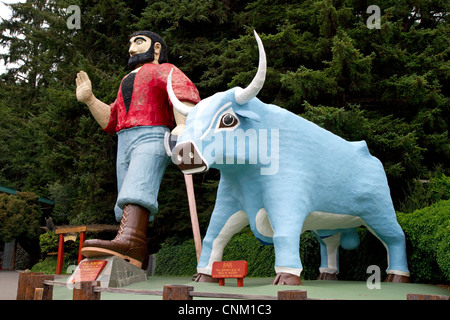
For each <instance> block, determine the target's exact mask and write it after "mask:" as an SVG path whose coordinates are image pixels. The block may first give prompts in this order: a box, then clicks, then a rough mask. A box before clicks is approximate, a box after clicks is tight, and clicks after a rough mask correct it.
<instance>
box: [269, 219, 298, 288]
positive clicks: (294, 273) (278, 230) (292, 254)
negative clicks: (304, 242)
mask: <svg viewBox="0 0 450 320" xmlns="http://www.w3.org/2000/svg"><path fill="white" fill-rule="evenodd" d="M286 222H288V221H286ZM275 225H276V226H277V227H275V228H274V235H273V244H274V247H275V272H276V273H277V276H276V278H275V280H274V281H273V284H274V285H276V284H279V285H302V281H301V279H300V274H301V272H302V270H303V266H302V263H301V261H300V234H301V229H302V225H303V221H291V222H290V223H284V224H282V225H281V226H279V225H277V224H276V223H275Z"/></svg>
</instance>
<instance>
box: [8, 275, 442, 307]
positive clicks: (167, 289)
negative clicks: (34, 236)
mask: <svg viewBox="0 0 450 320" xmlns="http://www.w3.org/2000/svg"><path fill="white" fill-rule="evenodd" d="M53 286H61V287H67V283H66V282H60V281H54V275H45V274H43V273H27V272H22V273H20V274H19V283H18V286H17V298H16V299H17V300H52V299H53ZM102 292H111V293H125V294H137V295H154V296H162V300H192V299H193V298H194V297H197V298H219V299H246V300H321V299H311V298H308V297H307V292H306V290H280V291H278V292H277V296H270V295H253V294H237V293H217V292H196V291H194V287H192V286H186V285H165V286H164V288H163V290H162V291H160V290H135V289H126V288H102V287H101V286H100V282H99V281H92V282H90V281H88V282H77V283H75V284H74V285H73V300H100V298H101V293H102ZM406 299H407V300H450V297H449V296H438V295H425V294H412V293H409V294H408V295H407V297H406Z"/></svg>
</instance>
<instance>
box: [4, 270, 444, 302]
mask: <svg viewBox="0 0 450 320" xmlns="http://www.w3.org/2000/svg"><path fill="white" fill-rule="evenodd" d="M18 277H19V272H17V271H0V300H15V298H16V294H17V281H18ZM66 279H67V276H56V277H55V280H57V281H65V280H66ZM271 283H272V279H270V278H245V279H244V287H241V288H239V287H237V284H236V280H235V279H227V280H226V283H225V286H224V287H220V286H219V285H218V284H216V283H197V282H192V281H191V278H189V277H149V278H148V281H144V282H139V283H135V284H132V285H130V286H127V287H126V288H128V289H138V290H162V289H163V287H164V285H165V284H181V285H188V286H193V287H194V291H197V292H222V293H241V294H252V295H271V296H276V295H277V292H278V291H279V290H293V289H295V290H306V291H307V294H308V298H320V299H343V300H405V299H406V295H407V294H408V293H422V294H434V295H446V296H449V295H450V290H447V289H444V288H441V287H438V286H434V285H427V284H418V283H407V284H405V283H385V282H382V283H381V288H380V289H372V290H371V289H369V288H367V285H366V283H365V282H363V281H318V280H304V281H303V284H304V285H303V286H302V287H297V286H273V285H272V284H271ZM101 297H102V300H161V297H160V296H149V295H132V294H119V293H108V292H106V293H102V296H101ZM53 299H54V300H71V299H72V290H71V289H69V288H66V287H56V286H55V287H54V291H53ZM195 299H196V300H197V299H200V298H195Z"/></svg>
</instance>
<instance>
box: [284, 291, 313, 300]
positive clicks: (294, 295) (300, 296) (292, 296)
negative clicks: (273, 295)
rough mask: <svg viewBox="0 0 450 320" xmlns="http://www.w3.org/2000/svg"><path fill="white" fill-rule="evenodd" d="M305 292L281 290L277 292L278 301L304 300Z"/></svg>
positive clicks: (305, 297)
mask: <svg viewBox="0 0 450 320" xmlns="http://www.w3.org/2000/svg"><path fill="white" fill-rule="evenodd" d="M306 293H307V292H306V290H283V291H278V300H306V299H307V294H306Z"/></svg>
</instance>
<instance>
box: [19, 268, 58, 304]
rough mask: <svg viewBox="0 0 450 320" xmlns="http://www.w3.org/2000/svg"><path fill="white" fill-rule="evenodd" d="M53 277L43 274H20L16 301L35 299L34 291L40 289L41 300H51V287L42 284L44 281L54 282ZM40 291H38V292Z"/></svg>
mask: <svg viewBox="0 0 450 320" xmlns="http://www.w3.org/2000/svg"><path fill="white" fill-rule="evenodd" d="M54 278H55V277H54V275H45V274H43V273H29V272H22V273H20V274H19V283H18V286H17V297H16V299H17V300H33V299H35V294H36V289H38V288H41V289H42V300H52V299H53V286H47V285H45V284H44V280H51V281H53V280H54ZM39 291H41V290H38V292H39Z"/></svg>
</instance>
